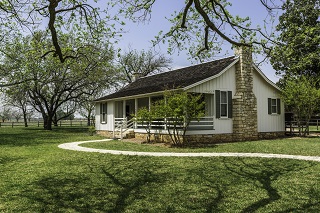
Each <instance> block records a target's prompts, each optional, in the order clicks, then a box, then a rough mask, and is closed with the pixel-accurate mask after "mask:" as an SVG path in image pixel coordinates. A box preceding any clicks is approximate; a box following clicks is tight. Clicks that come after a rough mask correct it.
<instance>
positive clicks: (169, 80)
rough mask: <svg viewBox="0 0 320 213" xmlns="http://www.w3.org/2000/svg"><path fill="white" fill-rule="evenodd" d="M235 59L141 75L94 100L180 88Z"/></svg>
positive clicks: (230, 58) (221, 68)
mask: <svg viewBox="0 0 320 213" xmlns="http://www.w3.org/2000/svg"><path fill="white" fill-rule="evenodd" d="M237 59H238V58H237V57H236V56H231V57H228V58H224V59H220V60H215V61H211V62H207V63H202V64H198V65H194V66H190V67H185V68H181V69H177V70H173V71H169V72H164V73H160V74H157V75H152V76H147V77H142V78H139V79H137V80H136V81H134V82H132V83H130V84H128V85H127V86H126V87H124V88H123V89H121V90H119V91H118V92H115V93H113V94H110V95H107V96H104V97H101V98H99V99H96V100H95V101H103V100H110V99H115V98H122V97H127V96H134V95H142V94H149V93H155V92H161V91H164V90H172V89H182V88H184V87H187V86H190V85H192V84H195V83H197V82H200V81H202V80H205V79H207V78H210V77H212V76H215V75H217V74H219V73H220V72H222V71H223V70H224V69H225V68H227V67H228V66H229V65H230V64H232V63H233V62H234V61H236V60H237Z"/></svg>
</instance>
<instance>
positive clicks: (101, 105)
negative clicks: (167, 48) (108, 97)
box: [100, 103, 103, 123]
mask: <svg viewBox="0 0 320 213" xmlns="http://www.w3.org/2000/svg"><path fill="white" fill-rule="evenodd" d="M102 107H103V104H102V103H100V123H102V111H103V109H102Z"/></svg>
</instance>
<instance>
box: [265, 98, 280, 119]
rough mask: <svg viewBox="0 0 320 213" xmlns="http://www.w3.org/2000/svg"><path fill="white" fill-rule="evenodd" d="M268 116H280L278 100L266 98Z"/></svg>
mask: <svg viewBox="0 0 320 213" xmlns="http://www.w3.org/2000/svg"><path fill="white" fill-rule="evenodd" d="M268 114H269V115H280V114H281V100H280V98H268Z"/></svg>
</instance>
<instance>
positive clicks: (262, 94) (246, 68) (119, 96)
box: [95, 48, 285, 143]
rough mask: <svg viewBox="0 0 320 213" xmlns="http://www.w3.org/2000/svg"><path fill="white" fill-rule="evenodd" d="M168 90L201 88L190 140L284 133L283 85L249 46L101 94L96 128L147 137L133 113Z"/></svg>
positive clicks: (161, 130)
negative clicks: (201, 111)
mask: <svg viewBox="0 0 320 213" xmlns="http://www.w3.org/2000/svg"><path fill="white" fill-rule="evenodd" d="M166 90H183V91H187V92H190V93H201V94H203V99H204V101H205V103H206V104H205V117H203V118H201V119H200V121H199V122H192V123H191V125H190V127H189V129H188V131H187V135H188V137H189V140H192V141H195V142H201V143H216V142H225V141H244V140H257V139H262V138H274V137H279V136H283V135H284V132H285V116H284V104H283V102H282V101H281V99H280V92H281V91H280V89H279V88H278V87H277V86H276V85H275V84H274V83H273V82H272V81H270V80H269V79H268V78H267V77H266V76H265V75H264V74H263V73H262V71H261V70H260V69H259V68H258V67H256V66H255V65H254V64H253V62H252V56H251V51H250V49H249V48H239V50H238V51H237V53H236V56H232V57H228V58H224V59H220V60H216V61H211V62H207V63H202V64H199V65H195V66H190V67H186V68H182V69H178V70H173V71H169V72H165V73H161V74H157V75H152V76H149V77H142V78H138V79H136V80H135V81H134V82H133V83H131V84H129V85H127V86H126V87H124V88H123V89H121V90H119V91H118V92H115V93H113V94H110V95H107V96H105V97H102V98H99V99H97V100H96V124H95V125H96V130H97V131H98V133H100V134H104V135H106V136H109V137H115V136H118V135H119V133H120V134H121V135H120V137H125V136H126V134H128V133H130V136H131V137H145V135H144V133H145V129H144V128H142V127H141V126H139V125H138V124H136V123H135V122H133V121H130V117H131V115H132V114H134V113H135V112H137V110H138V109H139V108H141V107H148V106H150V105H151V104H152V103H153V102H155V101H157V100H159V99H161V98H163V93H164V91H166ZM163 122H165V118H163V120H160V121H157V122H155V123H154V126H153V127H154V128H153V130H152V131H153V132H154V133H156V134H157V135H165V134H167V131H166V130H165V125H163Z"/></svg>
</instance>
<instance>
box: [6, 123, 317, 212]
mask: <svg viewBox="0 0 320 213" xmlns="http://www.w3.org/2000/svg"><path fill="white" fill-rule="evenodd" d="M99 138H100V137H98V136H89V135H88V133H87V130H85V129H77V128H70V129H67V128H63V129H60V128H59V129H55V130H53V131H51V132H50V131H44V130H40V129H36V128H34V129H32V128H13V129H12V128H0V150H1V151H0V171H1V172H0V212H319V210H320V203H319V197H320V185H319V183H320V172H319V171H320V163H315V162H307V161H298V160H285V159H258V158H224V157H214V158H179V157H166V158H161V157H138V156H122V155H120V156H115V155H109V154H98V153H84V152H76V151H68V150H62V149H59V148H58V147H57V146H58V144H61V143H64V142H72V141H80V140H91V139H99ZM267 142H270V144H273V145H269V147H267V148H265V146H267V145H266V144H267ZM283 142H284V143H289V144H291V143H294V145H296V146H300V143H301V147H304V149H305V150H308V149H310V150H311V149H318V153H319V152H320V150H319V145H318V144H319V139H317V138H314V139H310V141H308V142H305V141H304V140H294V142H291V141H289V140H288V141H287V140H279V141H261V142H250V143H249V142H248V143H244V144H243V146H244V147H247V148H243V149H244V150H245V149H251V148H253V147H254V149H253V150H254V152H264V151H265V150H270V151H272V149H275V151H277V152H278V150H277V148H276V147H278V146H279V147H280V148H279V150H281V152H285V151H286V150H287V153H288V154H290V153H295V152H297V150H298V149H296V148H294V147H293V146H291V145H292V144H291V145H290V146H288V147H286V148H285V146H284V145H283V144H281V143H283ZM118 143H119V142H118ZM122 144H123V143H122ZM254 144H256V145H254ZM87 145H88V146H89V144H86V146H87ZM92 145H93V144H92ZM100 145H102V146H104V145H106V144H104V145H103V144H100ZM126 145H128V144H125V145H122V147H123V146H126ZM131 145H132V144H130V145H129V146H131ZM309 145H310V146H309ZM132 147H133V146H132ZM139 147H141V149H145V150H149V149H151V148H149V147H150V146H147V147H143V146H139ZM139 147H136V148H137V149H138V148H139ZM152 149H164V148H158V147H152ZM210 149H212V151H214V150H220V151H222V150H224V149H230V150H232V149H234V150H232V151H234V152H237V151H240V150H241V144H238V143H235V144H228V145H222V146H216V147H212V148H210ZM295 149H296V150H295ZM293 150H295V151H293ZM310 150H309V151H310ZM149 151H150V150H149ZM175 151H176V150H175ZM190 151H193V149H190ZM309 151H303V153H309ZM316 152H317V150H315V151H312V152H311V151H310V153H314V154H315V155H316ZM317 155H320V154H317Z"/></svg>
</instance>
